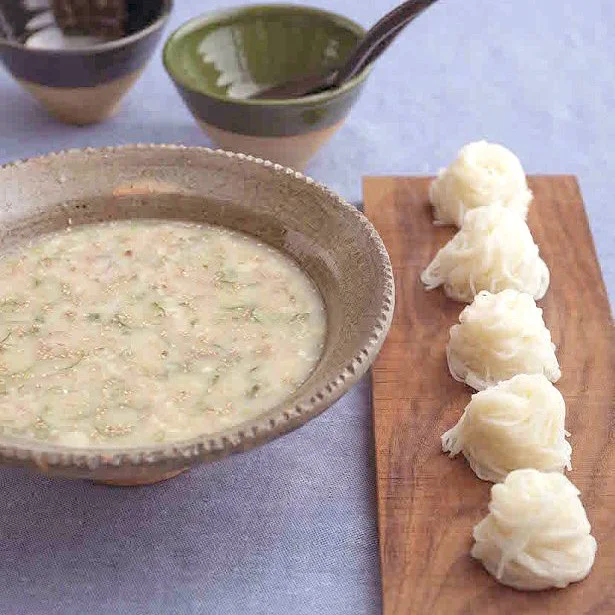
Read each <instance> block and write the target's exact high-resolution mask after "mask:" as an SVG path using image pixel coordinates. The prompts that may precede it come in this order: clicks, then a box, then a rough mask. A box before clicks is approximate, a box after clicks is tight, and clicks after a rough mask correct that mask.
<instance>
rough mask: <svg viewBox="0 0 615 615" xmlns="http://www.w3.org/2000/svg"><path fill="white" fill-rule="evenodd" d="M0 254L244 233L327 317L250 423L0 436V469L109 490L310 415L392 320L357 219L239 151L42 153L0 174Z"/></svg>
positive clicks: (364, 359) (312, 187) (379, 261)
mask: <svg viewBox="0 0 615 615" xmlns="http://www.w3.org/2000/svg"><path fill="white" fill-rule="evenodd" d="M0 185H2V188H3V189H2V193H1V195H0V229H2V230H1V232H0V249H6V248H7V247H9V246H10V245H11V244H14V243H15V242H20V241H24V240H26V239H28V238H31V237H33V236H36V235H37V234H40V233H45V232H48V231H52V230H57V229H61V228H64V227H66V225H67V223H68V219H69V218H72V223H73V224H82V223H88V222H95V221H96V222H98V221H103V220H110V219H119V218H143V217H146V218H162V219H183V220H192V221H200V222H207V223H213V224H220V225H223V226H226V227H229V228H232V229H236V230H239V231H242V232H245V233H249V234H251V235H253V236H255V237H257V238H259V239H260V240H262V241H264V242H267V243H269V244H270V245H272V246H275V247H276V248H278V249H280V250H282V251H283V252H285V253H286V254H288V255H290V256H291V257H292V258H294V259H295V260H296V261H297V262H298V263H299V264H300V266H301V267H302V268H303V270H304V271H305V272H307V274H308V275H310V276H311V278H312V279H313V280H314V282H315V284H316V285H317V287H318V289H319V290H320V292H321V294H322V297H323V300H324V303H325V307H326V311H327V337H326V342H325V348H324V351H323V356H322V358H321V360H320V362H319V364H318V365H317V367H316V368H315V370H314V372H312V374H311V375H310V376H309V378H308V379H307V380H306V382H305V383H304V384H303V385H302V386H301V387H300V388H299V389H298V390H297V391H296V392H295V394H293V395H292V396H291V397H289V398H288V399H286V400H285V401H284V402H283V403H281V404H279V405H277V406H276V407H274V408H272V409H270V410H269V411H267V412H265V413H264V414H263V415H262V417H261V418H258V419H255V420H251V421H248V422H245V423H243V424H241V425H239V426H238V427H236V428H234V429H231V430H228V431H224V432H220V433H214V434H210V435H206V436H203V435H201V436H199V435H198V434H195V437H194V438H193V439H191V440H188V441H183V442H178V443H176V444H166V445H163V444H160V445H157V446H150V447H147V448H115V449H112V448H107V449H104V448H88V449H71V448H67V447H65V446H58V445H52V444H49V443H45V442H39V441H33V440H23V439H22V440H17V439H9V438H6V437H0V463H5V464H13V465H17V466H25V467H28V468H32V469H35V470H39V471H42V472H45V473H48V474H51V475H58V476H65V477H70V478H89V479H94V480H98V481H105V482H111V483H114V484H147V483H151V482H156V481H159V480H162V479H164V478H168V477H170V476H173V475H175V474H177V473H179V472H181V471H182V470H183V469H185V468H187V467H189V466H191V465H193V464H196V463H199V462H204V461H213V460H215V459H219V458H220V457H224V456H225V455H228V454H230V453H235V452H239V451H244V450H246V449H250V448H252V447H254V446H257V445H259V444H263V443H264V442H267V441H268V440H271V439H273V438H275V437H277V436H280V435H282V434H284V433H286V432H288V431H291V430H292V429H295V428H296V427H299V426H300V425H302V424H303V423H305V422H306V421H307V420H309V419H311V418H312V417H314V416H316V415H318V414H320V413H321V412H322V411H323V410H325V409H326V408H327V407H329V406H330V405H331V404H332V403H333V402H334V401H335V400H337V399H338V398H339V397H340V396H341V395H342V394H343V393H345V392H346V391H347V390H348V389H349V388H350V387H351V386H352V385H353V384H354V383H355V382H357V380H358V379H359V378H360V377H361V376H362V375H363V374H364V373H365V371H366V370H367V368H368V367H369V365H370V364H371V362H372V361H373V360H374V358H375V356H376V355H377V353H378V351H379V349H380V346H381V345H382V343H383V341H384V338H385V337H386V334H387V331H388V329H389V325H390V322H391V318H392V314H393V305H394V289H393V276H392V272H391V265H390V262H389V258H388V255H387V253H386V250H385V248H384V245H383V244H382V241H381V239H380V237H379V236H378V234H377V233H376V231H375V230H374V228H373V227H372V225H371V224H370V223H369V222H368V220H367V219H366V218H365V217H364V216H363V215H362V214H361V213H359V212H358V211H357V210H356V209H355V208H354V207H353V206H351V205H349V204H348V203H346V202H344V201H343V200H342V199H341V198H340V197H338V196H336V195H335V194H333V193H332V192H330V191H329V190H327V189H326V188H325V187H323V186H321V185H319V184H317V183H315V182H314V181H312V180H311V179H309V178H307V177H304V176H303V175H301V174H299V173H297V172H295V171H292V170H290V169H288V168H285V167H282V166H280V165H276V164H273V163H270V162H263V161H262V160H260V159H254V158H252V157H249V156H245V155H242V154H231V153H227V152H223V151H217V152H214V151H212V150H208V149H205V148H186V147H181V146H154V145H134V146H126V147H119V148H108V149H99V150H96V149H88V150H81V151H77V150H74V151H69V152H64V153H59V154H52V155H49V156H45V157H43V158H34V159H32V160H28V161H25V162H18V163H15V164H11V165H8V166H6V167H3V168H1V169H0Z"/></svg>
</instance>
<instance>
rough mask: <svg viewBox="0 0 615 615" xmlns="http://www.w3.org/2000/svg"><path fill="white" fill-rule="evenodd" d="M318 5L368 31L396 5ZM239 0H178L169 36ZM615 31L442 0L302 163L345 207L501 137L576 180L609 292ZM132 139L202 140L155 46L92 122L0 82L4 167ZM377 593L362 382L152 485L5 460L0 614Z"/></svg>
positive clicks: (308, 606)
mask: <svg viewBox="0 0 615 615" xmlns="http://www.w3.org/2000/svg"><path fill="white" fill-rule="evenodd" d="M15 1H17V0H15ZM312 3H313V4H315V5H320V6H322V7H328V8H331V9H334V10H337V11H338V12H342V13H345V14H348V15H350V16H354V17H355V18H357V19H358V20H359V21H361V22H362V23H364V24H365V25H369V24H371V23H372V22H373V21H375V20H376V19H377V18H378V17H379V15H381V14H382V13H384V12H385V11H386V10H388V9H390V8H392V6H393V5H394V4H395V0H374V1H372V2H364V1H363V0H359V1H357V0H312ZM232 4H237V2H229V1H228V0H217V1H214V0H207V1H206V0H202V1H198V2H197V1H193V0H177V6H176V8H175V11H174V15H173V18H172V20H171V24H170V25H169V27H168V29H167V33H168V32H170V30H171V28H174V27H176V26H177V25H179V24H180V23H181V22H183V21H185V20H186V19H188V18H189V17H191V16H192V15H195V14H198V13H201V12H205V11H207V10H211V9H215V8H219V7H220V6H229V5H232ZM614 30H615V4H614V3H612V2H611V0H584V2H582V3H580V2H578V1H577V0H541V1H540V2H536V1H535V0H515V1H514V2H512V1H511V0H500V1H499V2H494V1H493V0H441V2H440V3H438V4H437V5H436V6H434V7H433V8H432V9H430V11H429V12H428V13H427V14H426V15H424V16H422V17H421V18H420V19H419V20H418V21H417V22H416V23H414V24H413V25H412V26H411V27H410V28H409V29H408V31H407V32H405V33H404V34H403V35H402V37H401V38H400V39H399V41H398V42H397V43H396V44H395V45H394V46H393V48H391V50H390V51H389V52H388V53H387V55H386V56H385V57H384V58H383V59H382V60H381V61H380V62H379V63H378V66H377V67H376V69H375V71H374V73H373V76H372V77H371V79H370V81H369V84H368V86H367V89H366V91H365V93H364V95H363V96H362V98H361V100H360V101H359V103H358V104H357V106H356V108H355V109H354V111H353V113H352V115H351V117H350V118H349V120H348V122H347V123H346V124H345V126H344V127H343V129H342V130H341V131H340V132H339V133H338V134H337V136H336V137H335V138H334V139H333V140H332V142H331V143H330V144H329V145H327V146H326V147H325V148H324V149H323V150H322V152H321V153H320V154H319V155H318V157H317V158H316V159H315V160H314V162H313V163H312V164H311V166H310V168H309V169H308V172H309V173H310V174H311V175H313V176H314V177H316V178H317V179H319V180H321V181H323V182H325V183H326V184H328V185H329V186H331V187H332V188H334V189H336V190H337V191H339V192H340V193H341V194H342V195H344V196H345V197H347V198H348V199H350V200H352V201H355V202H356V201H359V200H360V198H361V176H362V175H367V174H408V173H414V174H427V173H433V172H435V171H436V170H437V169H438V167H440V166H442V165H445V164H446V163H448V162H449V161H450V160H451V158H452V157H453V155H454V154H455V152H456V150H457V149H458V147H459V146H461V145H462V144H464V143H465V142H467V141H471V140H475V139H477V138H482V137H484V138H487V139H490V140H494V141H499V142H502V143H504V144H506V145H507V146H509V147H510V148H512V149H513V150H514V151H515V152H516V153H517V154H518V155H519V156H520V158H521V160H522V161H523V163H524V165H525V168H526V170H527V171H528V172H530V173H531V172H542V173H560V172H564V173H575V174H577V175H578V176H579V178H580V181H581V187H582V189H583V193H584V196H585V202H586V204H587V210H588V213H589V217H590V223H591V228H592V231H593V233H594V238H595V241H596V245H597V250H598V255H599V259H600V262H601V265H602V268H603V272H604V275H605V279H606V282H607V286H608V289H609V294H610V297H611V301H612V299H613V297H614V293H615V206H614V199H613V191H614V189H615V164H614V163H613V157H614V156H615V146H614V145H613V144H614V143H615V37H613V31H614ZM129 142H156V143H184V144H189V145H203V144H207V141H206V139H205V138H204V137H203V136H202V134H201V133H200V132H199V130H198V129H197V127H196V126H195V124H194V122H193V120H192V119H191V117H190V116H189V114H188V112H187V111H186V110H185V109H184V108H183V105H182V103H181V102H180V99H179V97H178V95H177V94H176V92H175V90H174V88H173V87H172V85H171V83H170V82H169V81H168V79H167V78H166V75H165V73H164V71H163V68H162V65H161V60H160V52H158V53H157V54H156V57H155V58H154V59H153V60H152V62H151V64H150V65H149V68H148V69H147V71H146V72H145V74H144V75H143V77H142V78H141V80H140V81H139V82H138V84H137V85H136V87H135V88H134V89H133V90H132V91H131V93H130V94H129V96H128V97H127V99H126V101H125V102H124V105H123V107H122V109H121V112H120V113H119V115H117V116H116V117H115V118H114V119H112V120H110V121H108V122H106V123H105V124H102V125H99V126H94V127H89V128H72V127H66V126H63V125H61V124H58V123H56V122H54V121H53V120H51V119H50V118H49V117H47V116H46V115H45V113H44V112H42V111H41V110H40V109H39V108H38V106H37V105H36V103H35V102H34V101H33V100H32V99H30V98H29V97H28V96H27V95H26V94H24V93H23V92H22V91H21V90H20V89H19V88H18V87H17V85H16V84H15V83H13V81H12V80H11V79H10V78H9V76H8V75H7V74H5V73H1V74H0V163H1V162H6V161H9V160H12V159H16V158H23V157H29V156H33V155H37V154H42V153H45V152H47V151H50V150H58V149H64V148H70V147H83V146H100V145H113V144H120V143H129ZM0 190H1V187H0ZM379 592H380V580H379V571H378V555H377V533H376V511H375V494H374V461H373V445H372V431H371V417H370V406H369V384H368V382H367V380H364V381H363V382H362V383H361V384H359V385H358V386H356V387H355V388H354V389H353V390H352V391H351V392H350V393H348V395H346V397H344V398H343V399H342V400H341V401H340V402H339V403H338V404H336V405H335V407H333V408H331V409H330V410H329V411H328V412H326V413H325V414H324V415H322V416H321V417H320V418H318V419H316V420H314V421H312V422H311V423H310V424H308V425H307V426H306V427H304V428H302V429H300V430H298V431H296V432H294V433H292V434H290V435H288V436H286V437H284V438H282V439H280V440H277V441H275V442H273V443H271V444H269V445H267V446H265V447H263V448H260V449H258V450H255V451H252V452H250V453H247V454H244V455H240V456H236V457H233V458H230V459H227V460H224V461H221V462H218V463H215V464H213V465H209V466H203V467H200V468H197V469H195V470H192V471H191V472H189V473H187V474H184V475H183V476H180V477H178V478H176V479H174V480H172V481H169V482H167V483H164V484H160V485H158V486H155V487H147V488H138V489H112V488H106V487H101V486H95V485H92V484H89V483H86V482H69V481H59V480H50V479H47V478H44V477H42V476H33V475H29V474H26V473H24V472H22V471H18V470H0V613H1V614H2V615H90V614H95V615H112V614H126V615H140V614H143V615H146V614H147V615H189V614H190V615H193V614H194V615H196V614H199V615H200V614H207V615H209V614H216V615H217V614H220V615H231V614H238V615H239V614H241V615H244V614H252V613H259V614H260V613H262V614H275V615H277V614H284V615H286V614H288V615H302V614H305V615H308V614H309V615H318V614H320V613H323V614H335V615H361V614H364V613H365V614H367V613H369V614H373V613H378V612H380V597H379Z"/></svg>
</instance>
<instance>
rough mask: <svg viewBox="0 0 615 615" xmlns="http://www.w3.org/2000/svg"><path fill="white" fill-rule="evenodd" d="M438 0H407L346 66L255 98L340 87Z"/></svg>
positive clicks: (373, 31) (374, 30)
mask: <svg viewBox="0 0 615 615" xmlns="http://www.w3.org/2000/svg"><path fill="white" fill-rule="evenodd" d="M436 1H437V0H407V2H404V3H403V4H400V5H399V6H398V7H397V8H395V9H393V10H392V11H391V12H390V13H387V14H386V15H385V16H384V17H383V18H382V19H381V20H380V21H379V22H378V23H377V24H376V25H375V26H374V27H373V28H371V29H370V30H368V32H367V33H366V34H365V36H364V37H363V39H362V40H361V42H360V43H359V44H358V45H357V47H356V49H355V50H354V51H353V52H352V54H351V55H350V57H349V58H348V60H346V62H345V63H344V65H343V66H341V67H338V68H333V69H331V70H330V71H329V72H328V73H326V74H324V75H323V74H322V73H321V74H318V75H306V76H305V77H300V78H298V79H293V80H291V81H287V82H285V83H281V84H279V85H275V86H273V87H270V88H267V89H265V90H261V91H260V92H256V93H255V94H252V96H250V98H253V99H263V100H266V99H270V100H271V99H278V100H279V99H285V98H301V97H302V96H307V95H309V94H317V93H318V92H324V91H325V90H330V89H333V88H338V87H340V85H342V84H343V83H345V82H346V81H348V80H350V79H352V78H353V77H355V76H356V75H358V74H359V73H360V72H361V71H362V70H364V69H365V68H366V67H367V66H368V65H369V64H371V63H372V62H373V61H374V60H376V59H377V58H378V57H379V56H380V55H381V54H382V53H383V52H384V51H385V49H386V48H387V47H388V46H389V45H390V44H391V43H392V42H393V41H394V40H395V38H396V37H397V35H398V34H399V33H400V32H401V31H402V30H403V29H404V28H405V27H406V26H407V25H408V24H409V23H410V22H411V21H413V20H414V19H416V17H418V16H419V15H420V14H421V13H422V12H423V11H424V10H425V9H427V8H429V7H430V6H431V5H432V4H433V3H434V2H436Z"/></svg>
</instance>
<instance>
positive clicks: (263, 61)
mask: <svg viewBox="0 0 615 615" xmlns="http://www.w3.org/2000/svg"><path fill="white" fill-rule="evenodd" d="M364 34H365V30H364V29H363V27H362V26H360V25H359V24H357V23H356V22H354V21H352V20H350V19H348V18H346V17H343V16H341V15H338V14H336V13H332V12H330V11H325V10H321V9H316V8H311V7H307V6H299V5H285V4H278V5H276V4H274V5H259V6H244V7H237V8H232V9H229V10H224V11H219V12H214V13H210V14H207V15H202V16H200V17H195V18H194V19H191V20H190V21H188V22H186V23H185V24H184V25H182V26H181V27H180V28H178V29H177V30H176V31H175V32H174V33H173V34H171V36H170V37H169V38H168V40H167V42H166V44H165V47H164V52H163V59H164V66H165V68H166V70H167V72H168V74H169V76H170V77H171V79H172V80H173V83H174V84H175V86H176V88H177V90H178V92H179V94H180V95H181V97H182V98H183V100H184V102H185V103H186V105H187V107H188V108H189V110H190V112H191V113H192V115H193V116H194V118H195V119H196V121H197V123H198V124H199V126H200V127H201V128H202V129H203V131H204V132H205V133H206V134H207V136H208V137H209V138H210V139H211V140H212V141H213V142H214V143H215V144H216V145H217V146H219V147H222V148H223V149H227V150H232V151H236V152H244V153H246V154H252V155H254V156H259V157H261V158H266V159H268V160H273V161H274V162H278V163H281V164H284V165H286V166H289V167H292V168H294V169H298V170H302V169H303V168H304V167H305V165H306V164H307V162H308V161H309V160H310V158H311V157H312V156H313V155H314V154H315V153H316V152H317V151H318V149H319V148H320V147H322V146H323V145H324V144H325V143H326V142H327V141H328V140H329V139H330V138H331V137H332V136H333V135H334V134H335V133H336V132H337V130H338V129H339V128H340V127H341V126H342V124H343V123H344V121H345V119H346V117H347V116H348V114H349V112H350V110H351V108H352V106H353V104H354V103H355V102H356V100H357V99H358V97H359V95H360V93H361V90H362V88H363V85H364V84H365V80H366V78H367V76H368V74H369V71H370V69H369V68H366V69H365V70H364V71H363V72H361V73H360V74H359V75H357V76H356V77H355V78H353V79H351V80H350V81H348V82H347V83H345V84H344V85H343V86H342V87H339V88H335V89H333V90H330V91H327V92H323V93H320V94H314V95H311V96H305V97H303V98H294V99H289V100H257V99H251V98H250V96H251V95H252V94H254V93H255V92H257V91H258V90H261V89H265V88H267V87H268V86H272V85H277V84H279V83H284V82H286V81H289V80H292V79H294V78H297V77H300V76H303V75H306V74H320V73H326V72H327V71H328V70H329V69H331V68H332V67H336V66H340V65H341V64H343V62H344V60H345V59H346V58H347V57H348V56H349V55H350V53H351V52H352V50H353V49H354V47H355V46H356V45H357V43H358V42H359V41H360V40H361V38H362V37H363V36H364Z"/></svg>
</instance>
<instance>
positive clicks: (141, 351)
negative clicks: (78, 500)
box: [0, 221, 325, 446]
mask: <svg viewBox="0 0 615 615" xmlns="http://www.w3.org/2000/svg"><path fill="white" fill-rule="evenodd" d="M324 336H325V314H324V309H323V305H322V301H321V298H320V296H319V294H318V292H317V290H316V289H315V287H314V286H313V284H312V282H311V281H310V280H309V279H308V278H307V277H306V275H305V274H304V273H303V272H302V271H301V270H300V269H299V267H298V266H297V265H296V264H295V263H294V262H293V261H291V260H290V259H288V258H287V257H285V256H283V255H282V254H281V253H280V252H278V251H276V250H275V249H273V248H271V247H269V246H267V245H264V244H261V243H258V242H257V241H256V240H255V239H253V238H251V237H248V236H246V235H242V234H240V233H235V232H233V231H230V230H227V229H223V228H220V227H214V226H203V225H197V224H189V223H180V222H177V223H175V222H173V223H168V222H162V221H161V222H155V221H138V222H137V221H126V222H112V223H105V224H97V225H91V226H81V227H75V228H72V229H71V228H69V229H67V230H66V231H63V232H60V233H57V234H54V235H48V236H45V237H41V238H39V239H37V240H36V241H34V242H32V243H31V244H30V245H28V246H26V247H23V248H21V249H19V250H18V251H14V252H11V253H9V254H6V255H4V256H3V257H2V258H0V434H5V435H10V436H18V437H27V438H36V439H39V440H48V441H51V442H57V443H62V444H68V445H75V446H85V445H92V444H93V445H106V446H108V445H134V444H152V443H156V442H167V441H173V440H179V439H184V438H189V437H192V436H195V435H198V434H202V433H210V432H213V431H216V430H219V429H222V428H226V427H230V426H233V425H236V424H238V423H240V422H242V421H245V420H246V419H250V418H253V417H255V416H257V415H258V414H260V413H262V412H263V411H264V410H266V409H268V408H270V407H272V406H273V405H275V404H276V403H278V402H280V401H282V400H283V399H284V398H285V397H287V396H288V395H289V394H290V393H292V392H293V391H294V390H296V389H297V387H298V386H300V384H301V383H302V382H303V381H304V380H305V379H306V377H307V376H308V375H309V373H310V372H311V371H312V369H313V368H314V366H315V365H316V363H317V361H318V359H319V357H320V354H321V352H322V346H323V340H324Z"/></svg>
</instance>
